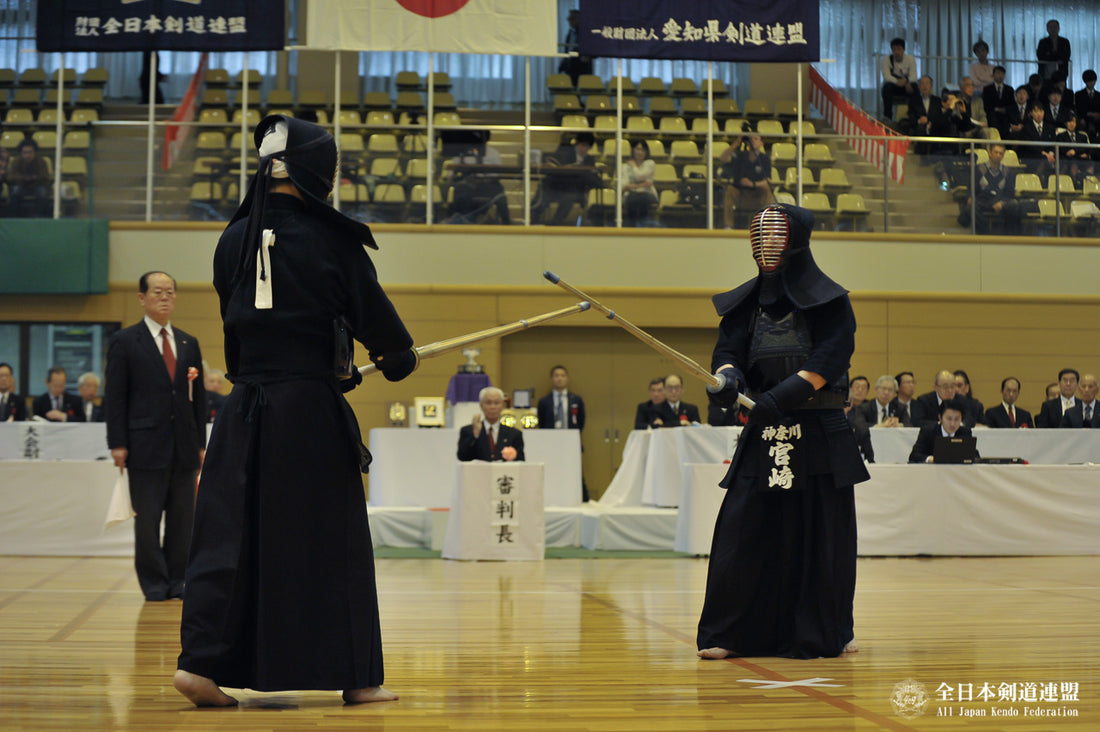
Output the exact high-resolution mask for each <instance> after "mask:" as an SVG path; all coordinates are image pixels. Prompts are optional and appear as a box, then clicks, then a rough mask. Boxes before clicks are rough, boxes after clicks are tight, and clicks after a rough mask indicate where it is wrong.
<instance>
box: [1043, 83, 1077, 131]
mask: <svg viewBox="0 0 1100 732" xmlns="http://www.w3.org/2000/svg"><path fill="white" fill-rule="evenodd" d="M1043 112H1044V118H1045V120H1046V122H1047V124H1049V125H1052V126H1053V127H1054V129H1055V130H1058V129H1059V128H1060V127H1065V126H1066V120H1067V119H1069V116H1070V115H1071V114H1073V107H1072V106H1071V105H1069V104H1063V103H1062V90H1061V89H1059V88H1058V87H1054V88H1053V89H1051V90H1050V93H1049V94H1048V95H1047V101H1046V104H1045V105H1044V106H1043Z"/></svg>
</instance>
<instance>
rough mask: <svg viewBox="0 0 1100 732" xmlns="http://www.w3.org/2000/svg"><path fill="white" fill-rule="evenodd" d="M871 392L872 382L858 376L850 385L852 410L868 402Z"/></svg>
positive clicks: (849, 395)
mask: <svg viewBox="0 0 1100 732" xmlns="http://www.w3.org/2000/svg"><path fill="white" fill-rule="evenodd" d="M870 391H871V382H870V380H868V378H867V377H866V376H857V377H855V378H854V379H852V381H851V383H849V384H848V402H849V403H850V404H851V405H852V409H858V408H859V405H860V404H863V402H864V401H866V399H867V394H868V392H870Z"/></svg>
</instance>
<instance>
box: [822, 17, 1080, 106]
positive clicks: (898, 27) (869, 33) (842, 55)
mask: <svg viewBox="0 0 1100 732" xmlns="http://www.w3.org/2000/svg"><path fill="white" fill-rule="evenodd" d="M1052 19H1053V20H1057V21H1058V22H1059V24H1060V25H1061V27H1062V30H1061V35H1062V37H1063V38H1066V39H1068V40H1069V42H1070V45H1071V49H1072V52H1073V55H1072V58H1071V68H1070V80H1069V86H1070V87H1071V88H1073V89H1080V88H1081V87H1082V86H1083V84H1082V83H1081V74H1082V72H1084V71H1085V69H1090V68H1097V66H1098V65H1100V13H1098V12H1097V7H1096V5H1095V4H1094V3H1082V2H1066V1H1063V2H1036V1H1035V0H996V1H995V0H923V2H918V1H917V0H821V57H822V58H823V59H835V61H836V62H835V63H821V64H818V66H817V68H818V70H819V71H820V72H821V75H822V76H824V77H825V78H826V79H827V80H828V81H829V83H830V84H831V85H832V86H833V87H834V88H836V89H837V90H839V91H840V92H841V93H842V94H844V95H845V96H846V97H848V98H849V99H851V100H852V101H853V102H854V103H856V104H859V105H860V106H862V107H863V108H864V109H867V110H870V111H872V113H874V114H877V113H878V112H877V110H878V108H879V107H880V106H881V102H880V101H879V91H878V90H879V88H880V87H881V86H882V77H881V76H880V74H879V61H880V60H881V58H882V57H883V56H884V55H885V54H887V53H889V52H890V39H892V38H895V37H900V38H904V39H905V52H906V53H909V54H912V55H913V56H915V57H916V59H917V70H918V72H919V73H920V74H925V73H927V74H930V75H931V76H932V79H933V82H934V85H935V89H936V90H937V91H939V89H941V88H942V87H944V86H947V87H950V88H952V89H955V88H958V82H959V79H960V78H961V77H962V76H964V75H965V74H966V72H967V69H969V67H970V64H971V63H972V62H973V61H974V57H973V55H972V54H971V51H970V49H971V47H972V46H973V45H974V43H976V42H977V41H978V39H979V38H981V39H982V40H984V41H985V42H986V43H988V44H989V48H990V54H989V58H990V60H991V61H992V62H993V63H994V64H1001V65H1003V66H1004V67H1005V68H1006V70H1007V76H1006V77H1005V78H1006V81H1007V82H1008V83H1010V84H1012V85H1013V86H1019V85H1021V84H1026V83H1027V77H1028V76H1029V75H1030V74H1033V73H1035V72H1036V71H1037V70H1038V69H1037V62H1036V60H1035V48H1036V46H1038V45H1039V40H1040V39H1042V38H1044V37H1045V36H1046V35H1047V31H1046V24H1047V21H1048V20H1052ZM934 56H951V57H955V58H954V59H953V60H935V59H932V58H931V57H934ZM1006 59H1021V60H1020V61H1005V60H1006Z"/></svg>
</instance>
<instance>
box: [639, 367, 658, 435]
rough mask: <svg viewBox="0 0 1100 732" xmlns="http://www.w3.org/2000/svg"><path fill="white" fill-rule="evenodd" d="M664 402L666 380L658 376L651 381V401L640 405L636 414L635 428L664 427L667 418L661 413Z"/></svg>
mask: <svg viewBox="0 0 1100 732" xmlns="http://www.w3.org/2000/svg"><path fill="white" fill-rule="evenodd" d="M664 404H665V380H664V379H663V378H661V377H657V378H656V379H652V380H651V381H650V382H649V401H648V402H642V403H641V404H639V405H638V411H637V412H636V413H635V415H634V429H636V430H647V429H651V428H654V427H663V426H664V424H665V420H664V419H663V418H662V417H661V415H662V413H663V409H662V407H664Z"/></svg>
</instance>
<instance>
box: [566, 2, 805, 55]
mask: <svg viewBox="0 0 1100 732" xmlns="http://www.w3.org/2000/svg"><path fill="white" fill-rule="evenodd" d="M818 5H819V0H724V1H722V0H581V3H580V31H579V34H578V35H579V36H580V38H579V45H580V49H579V50H580V53H581V54H582V55H584V56H604V57H611V58H675V59H699V60H703V61H744V62H798V61H817V60H819V57H820V53H821V52H820V40H821V34H820V21H819V9H818Z"/></svg>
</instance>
